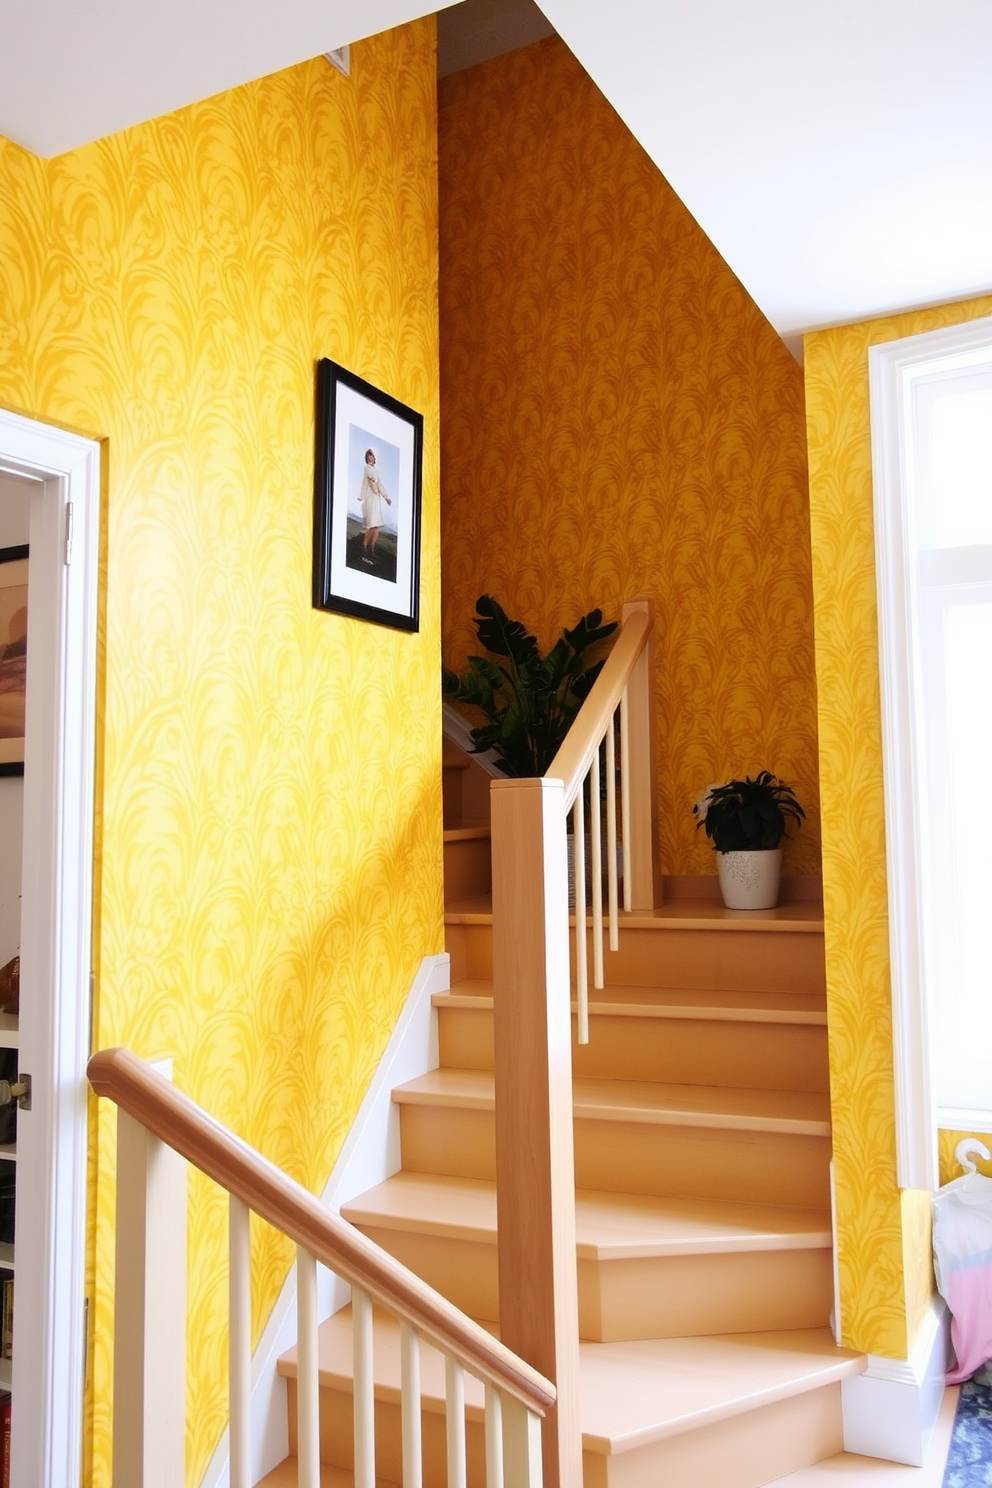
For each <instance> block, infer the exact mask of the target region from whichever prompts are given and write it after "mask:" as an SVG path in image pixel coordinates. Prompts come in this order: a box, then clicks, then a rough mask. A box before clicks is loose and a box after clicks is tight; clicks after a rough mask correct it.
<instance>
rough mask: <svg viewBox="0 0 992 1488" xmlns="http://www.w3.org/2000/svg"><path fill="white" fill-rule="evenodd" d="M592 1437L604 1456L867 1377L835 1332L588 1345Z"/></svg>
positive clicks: (584, 1400)
mask: <svg viewBox="0 0 992 1488" xmlns="http://www.w3.org/2000/svg"><path fill="white" fill-rule="evenodd" d="M579 1353H580V1359H581V1377H580V1394H581V1414H582V1443H583V1447H584V1448H585V1450H586V1451H591V1452H596V1453H598V1454H601V1455H604V1456H613V1455H616V1454H617V1453H620V1452H627V1451H631V1450H633V1449H634V1448H637V1447H643V1446H646V1445H647V1444H648V1443H649V1442H653V1441H660V1440H662V1439H663V1438H665V1437H671V1436H675V1435H677V1434H678V1433H680V1432H683V1431H688V1430H694V1429H696V1428H698V1427H703V1426H713V1425H715V1424H716V1423H717V1422H718V1421H722V1420H726V1419H727V1418H728V1417H730V1416H736V1415H740V1414H742V1413H743V1412H744V1411H748V1410H754V1409H756V1408H757V1407H760V1406H763V1405H770V1404H772V1403H773V1402H774V1401H776V1400H784V1399H787V1398H788V1397H790V1396H794V1395H799V1394H802V1393H803V1392H804V1391H806V1390H815V1389H819V1388H820V1387H821V1386H823V1385H828V1384H833V1383H834V1382H836V1381H838V1380H841V1379H844V1378H846V1377H847V1376H849V1375H853V1374H861V1373H862V1372H863V1371H864V1369H865V1367H866V1365H867V1360H866V1359H865V1357H864V1355H862V1354H854V1353H851V1352H850V1351H848V1350H845V1349H838V1348H837V1347H836V1345H835V1344H834V1340H833V1336H832V1334H831V1332H830V1329H829V1328H798V1329H794V1330H789V1331H785V1332H777V1333H734V1334H723V1335H716V1336H711V1337H707V1338H666V1339H647V1340H642V1341H638V1342H633V1343H583V1344H581V1345H580V1346H579Z"/></svg>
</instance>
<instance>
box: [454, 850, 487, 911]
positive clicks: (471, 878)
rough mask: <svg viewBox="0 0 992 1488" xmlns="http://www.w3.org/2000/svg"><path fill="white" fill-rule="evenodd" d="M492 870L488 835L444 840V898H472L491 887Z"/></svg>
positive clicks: (485, 892) (484, 892) (455, 900)
mask: <svg viewBox="0 0 992 1488" xmlns="http://www.w3.org/2000/svg"><path fill="white" fill-rule="evenodd" d="M492 882H493V870H492V857H491V851H490V841H489V838H488V837H469V838H467V839H464V840H461V841H455V842H446V843H445V844H444V902H445V904H454V903H457V902H458V901H459V900H461V899H474V898H476V897H477V896H478V895H480V894H488V893H490V892H491V890H492Z"/></svg>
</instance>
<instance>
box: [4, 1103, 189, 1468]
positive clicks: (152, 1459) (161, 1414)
mask: <svg viewBox="0 0 992 1488" xmlns="http://www.w3.org/2000/svg"><path fill="white" fill-rule="evenodd" d="M186 1174H187V1168H186V1163H185V1161H184V1160H183V1159H182V1158H181V1157H180V1156H179V1155H178V1153H176V1152H173V1150H172V1148H171V1147H168V1146H166V1144H165V1143H164V1142H161V1141H159V1139H158V1137H156V1136H153V1135H152V1133H151V1132H149V1131H146V1130H145V1128H144V1127H143V1126H142V1125H141V1123H140V1121H138V1120H137V1118H136V1117H134V1116H129V1115H128V1114H127V1112H126V1111H118V1113H117V1285H116V1303H115V1314H114V1488H131V1485H132V1484H138V1483H140V1484H145V1483H148V1484H157V1483H181V1482H182V1481H183V1477H184V1474H185V1463H186ZM21 1316H22V1321H23V1319H24V1317H25V1314H24V1313H23V1312H22V1315H21ZM30 1406H31V1402H30V1401H25V1407H26V1408H28V1407H30ZM28 1420H29V1421H30V1416H28Z"/></svg>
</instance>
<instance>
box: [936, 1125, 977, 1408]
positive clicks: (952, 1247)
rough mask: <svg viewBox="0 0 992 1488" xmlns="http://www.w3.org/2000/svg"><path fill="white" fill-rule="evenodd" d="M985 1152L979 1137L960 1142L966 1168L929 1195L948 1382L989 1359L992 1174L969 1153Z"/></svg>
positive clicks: (960, 1156)
mask: <svg viewBox="0 0 992 1488" xmlns="http://www.w3.org/2000/svg"><path fill="white" fill-rule="evenodd" d="M972 1153H978V1154H980V1156H982V1157H984V1158H986V1159H987V1158H988V1157H989V1150H988V1148H987V1147H986V1146H985V1145H984V1143H982V1142H976V1141H975V1140H974V1139H973V1138H968V1139H967V1140H966V1141H964V1142H959V1143H958V1147H957V1151H956V1153H955V1156H956V1158H957V1160H958V1162H959V1163H960V1164H961V1166H962V1167H963V1168H964V1169H965V1170H966V1171H965V1174H964V1177H963V1178H955V1179H954V1181H953V1182H951V1183H945V1184H944V1187H943V1188H941V1189H939V1190H938V1192H937V1193H936V1194H934V1198H933V1265H934V1271H935V1273H936V1276H937V1290H938V1291H939V1292H940V1295H941V1296H942V1297H943V1299H944V1301H945V1302H946V1303H947V1305H948V1307H949V1308H950V1312H951V1342H952V1344H953V1345H954V1356H955V1359H956V1360H957V1363H956V1364H955V1366H954V1368H953V1369H951V1370H950V1371H949V1372H948V1375H947V1383H948V1384H949V1385H959V1384H960V1383H961V1381H962V1380H966V1379H970V1378H971V1376H972V1375H973V1374H974V1373H975V1371H976V1369H980V1368H981V1366H982V1365H983V1364H984V1363H985V1362H986V1360H988V1359H992V1178H985V1177H984V1176H983V1175H982V1174H981V1173H979V1172H978V1171H977V1169H976V1167H975V1164H974V1162H973V1161H972V1160H971V1154H972Z"/></svg>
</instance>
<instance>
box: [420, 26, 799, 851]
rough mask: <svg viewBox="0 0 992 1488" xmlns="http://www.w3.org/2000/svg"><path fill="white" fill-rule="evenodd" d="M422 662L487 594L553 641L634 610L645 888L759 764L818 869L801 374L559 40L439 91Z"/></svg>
mask: <svg viewBox="0 0 992 1488" xmlns="http://www.w3.org/2000/svg"><path fill="white" fill-rule="evenodd" d="M439 169H440V195H441V324H442V338H441V387H442V399H441V410H442V425H441V441H442V452H443V460H442V470H443V486H442V510H443V523H442V572H443V629H444V650H445V658H446V660H447V661H448V662H449V663H450V664H452V665H460V664H461V663H462V662H463V659H464V657H465V656H466V655H467V654H468V653H469V651H470V650H471V649H473V647H474V644H475V633H474V630H473V628H472V625H471V616H472V613H473V610H474V605H475V599H476V597H477V595H479V594H480V593H482V592H485V591H490V590H491V591H492V592H493V593H495V594H496V595H497V596H498V597H499V598H500V599H501V600H502V602H503V603H504V604H505V605H506V607H507V608H508V609H509V610H510V612H511V613H513V614H515V615H519V616H520V617H521V618H522V619H524V620H526V621H527V623H528V624H529V626H530V627H531V628H532V629H534V630H535V631H536V633H537V634H538V635H539V636H540V637H541V639H542V641H543V642H545V643H546V644H547V643H550V642H551V641H552V640H553V639H554V638H555V636H556V635H557V633H558V630H559V628H560V627H561V625H562V624H571V623H573V622H574V620H575V619H576V618H577V617H578V616H579V615H580V614H582V613H583V612H584V611H585V610H586V609H588V608H591V607H592V606H594V605H599V606H601V607H602V608H603V609H604V611H605V612H606V614H607V615H608V616H610V617H615V616H617V615H618V614H619V611H620V607H621V604H622V602H623V601H624V599H626V598H631V597H633V596H635V595H643V594H646V595H651V596H652V597H653V598H654V600H655V604H656V607H657V617H658V672H657V681H658V702H657V720H658V746H659V765H658V784H659V790H660V819H661V839H662V860H663V869H664V872H665V873H668V874H694V873H714V872H715V865H714V860H713V854H712V852H711V851H710V849H709V846H708V844H707V842H706V840H705V839H704V837H703V834H702V833H697V832H696V831H695V821H694V819H693V817H692V814H691V807H692V803H693V801H695V800H696V799H697V797H698V796H699V795H700V793H701V792H702V790H703V789H704V788H705V787H706V786H707V785H709V784H710V783H711V782H713V781H716V780H720V779H726V778H728V775H729V774H732V773H740V772H743V771H748V770H749V771H754V770H756V769H759V768H761V767H768V768H770V769H772V770H774V771H776V772H777V773H779V774H781V775H782V776H784V777H785V778H786V779H787V780H789V781H790V782H791V783H792V784H793V785H794V786H795V787H796V789H797V791H798V794H799V797H800V799H801V800H802V802H803V804H804V806H805V807H806V809H807V811H808V814H809V819H808V823H807V825H806V826H805V827H804V828H803V829H802V830H801V831H800V832H799V833H798V836H797V837H796V840H795V841H794V842H792V843H791V844H789V845H787V847H786V859H785V862H786V871H787V872H791V873H798V874H816V873H819V868H820V862H819V809H818V784H817V767H816V752H817V739H816V689H815V682H814V674H813V618H812V591H811V583H810V554H809V514H808V497H807V478H806V431H805V422H804V413H803V380H802V372H801V370H800V368H799V367H798V365H797V364H796V362H795V361H794V359H793V358H792V357H791V356H790V354H789V352H788V351H787V350H786V348H785V347H784V346H783V344H782V342H781V340H780V339H779V337H778V336H777V335H776V334H775V332H774V331H773V330H772V329H771V327H770V326H769V325H768V323H767V321H765V319H764V317H763V316H762V315H761V313H760V312H759V311H758V309H757V307H756V306H755V305H754V303H753V301H752V300H751V299H750V298H749V296H748V295H747V293H746V292H745V290H744V289H743V288H742V286H741V285H740V283H739V282H738V280H737V279H736V278H735V277H734V275H733V274H732V273H731V271H730V270H729V269H728V267H727V265H726V264H725V263H724V261H723V259H722V258H721V257H720V255H719V254H718V253H717V251H716V250H715V249H714V248H713V246H712V244H711V243H710V242H709V240H708V239H707V238H706V237H705V235H704V234H703V232H702V231H701V230H700V228H699V227H698V226H697V224H696V222H695V221H694V220H693V218H692V217H691V216H690V215H689V213H688V212H687V211H686V209H685V207H684V206H683V205H682V203H681V202H680V201H679V199H678V197H677V196H676V195H675V193H674V192H673V191H672V190H671V188H670V187H669V186H668V184H667V183H666V182H665V180H664V179H663V178H662V176H661V175H659V173H658V170H657V169H656V167H655V166H654V164H653V163H652V162H651V161H650V159H649V158H648V157H647V156H646V155H645V153H644V152H643V150H642V149H641V147H640V146H639V144H638V143H637V142H636V140H635V139H634V138H633V136H632V135H631V134H630V133H629V131H628V130H627V128H626V126H625V125H624V124H623V123H622V122H621V120H620V119H619V118H618V117H617V115H616V114H615V113H614V111H613V109H612V108H611V107H610V105H609V104H608V103H607V102H606V101H605V99H604V98H603V97H602V95H601V94H600V93H599V91H598V89H597V88H596V86H595V84H594V83H592V82H591V80H590V79H589V78H588V77H587V75H586V74H585V73H584V71H583V70H582V68H581V67H580V66H579V64H578V63H577V62H576V60H575V59H574V57H573V56H572V55H571V53H570V52H569V51H568V50H567V48H566V47H565V46H564V45H563V44H562V43H561V42H560V41H558V39H557V38H550V39H549V40H546V41H541V42H539V43H537V44H536V45H534V46H532V47H528V48H526V49H524V50H522V51H518V52H515V53H512V54H511V55H509V56H506V57H502V58H498V59H496V60H494V61H492V62H488V63H485V64H483V65H482V66H480V67H476V68H473V69H471V70H470V71H468V72H465V73H461V74H456V75H454V76H452V77H448V78H445V79H444V80H443V81H442V84H441V87H440V94H439Z"/></svg>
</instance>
